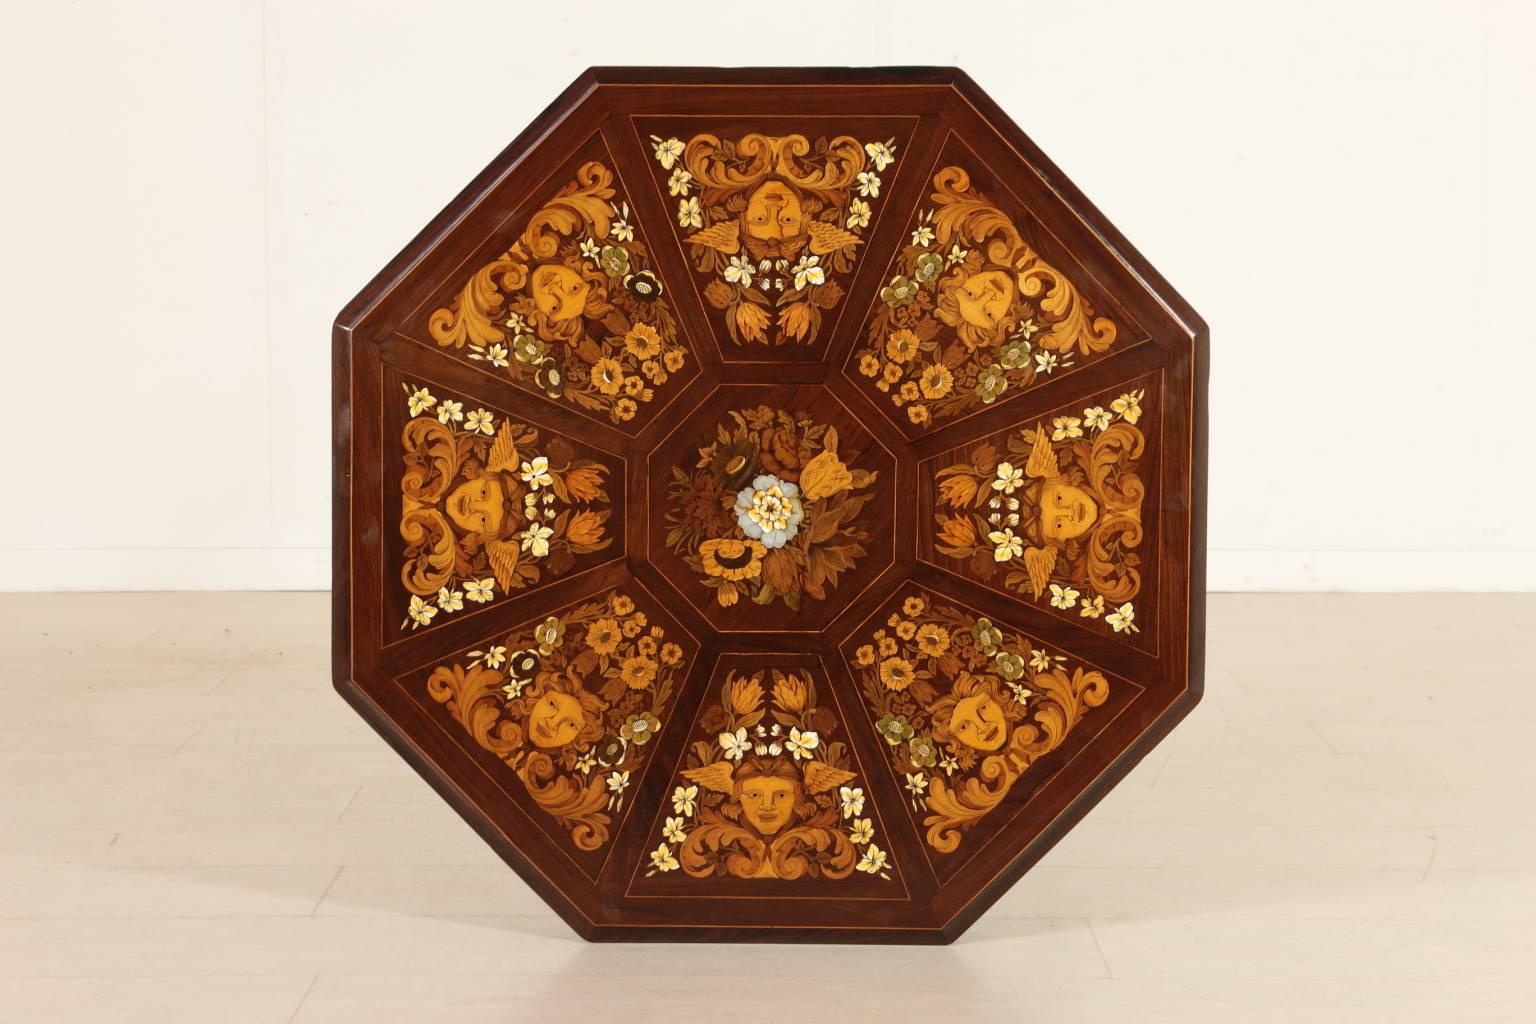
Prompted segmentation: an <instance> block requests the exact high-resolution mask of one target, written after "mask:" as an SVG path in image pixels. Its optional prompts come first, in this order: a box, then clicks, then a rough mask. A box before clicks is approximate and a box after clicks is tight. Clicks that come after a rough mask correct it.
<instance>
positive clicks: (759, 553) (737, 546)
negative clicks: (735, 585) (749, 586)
mask: <svg viewBox="0 0 1536 1024" xmlns="http://www.w3.org/2000/svg"><path fill="white" fill-rule="evenodd" d="M767 553H768V549H767V548H766V547H764V546H763V542H762V541H757V540H750V539H749V540H738V539H737V538H735V537H722V538H719V539H716V540H707V541H705V542H704V543H703V544H700V545H699V558H700V559H702V560H703V562H704V571H705V572H707V573H709V575H711V576H719V577H721V578H723V579H727V580H732V581H736V580H750V579H756V578H757V576H758V574H759V573H761V572H762V571H763V556H764V555H766V554H767Z"/></svg>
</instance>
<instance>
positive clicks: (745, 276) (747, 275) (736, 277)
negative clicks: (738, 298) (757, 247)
mask: <svg viewBox="0 0 1536 1024" xmlns="http://www.w3.org/2000/svg"><path fill="white" fill-rule="evenodd" d="M755 269H756V268H754V267H753V266H752V257H750V256H746V255H738V256H732V257H731V263H730V266H728V267H726V268H725V269H724V270H723V271H721V273H720V276H721V277H723V278H725V279H726V280H727V281H729V282H731V283H732V284H739V285H741V286H742V287H743V288H751V287H752V273H753V271H754V270H755Z"/></svg>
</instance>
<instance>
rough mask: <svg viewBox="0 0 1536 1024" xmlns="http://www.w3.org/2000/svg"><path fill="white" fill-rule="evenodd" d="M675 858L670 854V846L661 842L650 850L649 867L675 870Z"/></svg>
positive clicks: (660, 869) (659, 869) (656, 869)
mask: <svg viewBox="0 0 1536 1024" xmlns="http://www.w3.org/2000/svg"><path fill="white" fill-rule="evenodd" d="M677 866H678V864H677V858H676V857H674V856H672V847H670V846H668V845H667V844H666V843H662V844H661V845H660V846H658V847H656V849H654V850H652V851H651V868H652V869H653V870H655V871H675V870H677Z"/></svg>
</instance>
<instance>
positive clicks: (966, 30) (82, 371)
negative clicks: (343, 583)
mask: <svg viewBox="0 0 1536 1024" xmlns="http://www.w3.org/2000/svg"><path fill="white" fill-rule="evenodd" d="M523 8H524V5H521V4H516V3H509V2H507V0H501V2H479V3H441V4H430V5H426V4H401V5H398V6H397V7H392V6H391V5H389V4H387V3H381V2H379V0H373V2H367V3H361V2H359V3H341V2H322V0H265V2H262V0H245V2H236V3H231V2H225V3H220V4H210V3H206V2H192V0H182V2H174V0H134V2H131V3H130V2H122V3H109V2H103V0H83V2H80V3H75V4H67V5H66V4H60V3H55V2H45V0H35V2H25V0H23V2H18V0H8V2H7V3H6V4H4V5H3V8H0V40H3V42H0V55H3V57H4V59H3V60H0V90H3V95H5V97H6V101H5V103H4V104H3V107H0V119H3V120H0V128H3V132H4V134H3V137H4V139H5V140H6V146H5V150H6V155H5V157H4V158H3V159H0V185H3V187H4V192H5V195H6V200H5V210H6V214H5V221H4V223H5V236H6V240H7V243H8V244H6V245H5V246H4V248H3V251H0V298H3V300H4V308H5V310H6V311H7V314H8V315H7V317H6V326H5V327H4V328H3V334H0V339H3V346H4V355H5V360H4V363H3V366H4V368H5V371H6V377H7V381H6V386H5V388H4V391H5V394H6V400H5V402H4V403H3V404H0V408H3V410H4V412H3V416H4V421H3V425H4V427H5V432H6V436H7V439H8V441H9V445H8V451H7V453H6V458H5V462H6V466H5V471H4V474H3V475H4V477H5V478H6V480H7V481H8V485H7V488H6V489H7V492H8V493H9V494H10V495H11V498H10V499H8V500H6V501H5V502H4V503H3V511H0V547H3V548H5V549H6V550H4V551H3V552H0V588H4V589H33V588H38V589H56V588H151V587H188V588H199V587H324V586H326V585H327V571H326V564H327V544H328V497H327V496H328V490H329V466H328V457H329V447H328V441H327V438H328V420H329V408H328V403H329V398H328V395H329V392H328V376H329V368H328V355H327V353H328V346H329V341H328V333H327V331H328V325H329V323H330V321H331V319H332V317H333V316H334V315H335V313H336V312H337V310H338V309H339V308H340V307H341V305H342V304H343V302H345V301H346V299H348V298H349V297H350V296H351V295H352V294H353V293H354V292H355V291H356V290H357V289H358V288H359V287H360V286H361V285H362V284H363V283H364V282H366V281H367V279H368V278H369V276H370V275H371V274H372V273H373V271H375V270H376V269H377V268H378V267H379V266H380V265H381V264H382V263H383V262H384V260H385V259H386V258H388V257H389V256H390V255H392V254H393V253H394V252H396V251H397V250H398V249H399V248H400V247H401V246H402V245H403V244H404V243H405V242H406V241H407V240H408V239H409V238H410V237H411V236H412V235H413V234H414V232H415V231H416V230H417V229H418V228H420V227H421V226H422V225H423V224H424V223H425V222H426V221H427V220H428V219H429V218H430V217H431V216H432V215H433V214H434V213H435V212H436V211H437V210H438V209H439V208H440V207H441V206H442V205H443V204H444V203H445V202H446V201H447V200H448V199H449V198H450V197H452V196H453V195H454V194H455V193H456V192H457V190H458V189H459V188H460V187H461V186H462V185H463V184H464V183H465V182H466V181H468V180H469V178H470V177H471V176H473V174H474V173H475V172H476V171H478V170H479V169H480V168H481V167H482V166H483V165H484V164H485V163H486V162H488V161H489V159H490V158H491V157H492V156H493V155H494V154H495V153H496V152H497V151H498V150H499V149H500V147H501V146H502V145H504V144H505V143H506V142H507V141H508V140H509V139H511V138H512V136H513V135H515V134H516V133H517V131H518V130H519V129H521V128H522V126H523V125H524V124H525V123H526V122H527V121H528V120H529V119H530V118H531V117H533V116H534V115H535V114H536V113H537V112H538V111H539V110H540V109H542V107H543V106H544V105H545V104H546V103H547V102H548V101H549V100H550V99H551V98H553V97H554V95H555V94H556V93H557V92H558V91H559V90H560V89H561V88H563V87H564V86H565V85H566V84H567V82H569V80H570V79H571V78H573V77H574V76H575V75H576V74H577V73H578V72H579V71H580V70H581V69H582V68H584V67H586V66H587V65H591V64H769V63H795V64H925V63H926V64H958V65H960V66H962V67H965V68H966V69H967V70H969V71H970V72H971V74H972V75H973V76H974V77H975V78H976V80H977V81H978V82H980V83H981V85H982V86H983V87H984V88H986V89H988V90H989V91H990V92H991V93H992V94H993V96H994V97H996V99H997V100H998V101H999V102H1000V103H1001V104H1002V105H1003V106H1004V107H1005V108H1007V109H1008V110H1010V111H1011V112H1012V113H1013V114H1014V115H1015V117H1016V118H1017V119H1018V121H1019V122H1020V123H1021V124H1022V125H1023V126H1024V129H1025V130H1026V131H1027V132H1029V133H1030V134H1031V135H1032V136H1033V137H1034V138H1035V140H1036V141H1037V142H1039V143H1040V144H1041V146H1042V147H1043V148H1044V149H1045V150H1046V151H1047V152H1049V153H1051V154H1052V156H1053V157H1054V158H1055V159H1056V160H1057V161H1058V163H1060V165H1061V166H1062V167H1063V168H1064V169H1065V170H1066V171H1067V172H1068V173H1069V174H1070V175H1072V176H1073V177H1074V178H1075V180H1076V181H1077V182H1078V184H1079V185H1080V186H1082V188H1083V189H1084V191H1085V192H1087V193H1088V194H1089V195H1091V196H1093V197H1094V199H1095V200H1096V201H1097V202H1098V203H1099V205H1100V206H1101V207H1102V208H1103V209H1104V211H1105V212H1106V213H1107V214H1108V215H1109V216H1110V217H1111V218H1112V219H1113V220H1114V221H1115V222H1116V223H1117V224H1118V225H1119V227H1120V228H1121V229H1122V230H1123V231H1124V232H1125V233H1126V235H1127V236H1129V237H1130V238H1131V239H1132V240H1133V241H1134V242H1135V243H1136V244H1137V245H1138V246H1139V247H1140V248H1141V249H1142V250H1143V252H1145V253H1146V255H1147V256H1148V257H1149V258H1150V259H1151V260H1152V261H1153V262H1154V263H1156V264H1157V266H1158V267H1159V268H1160V269H1162V270H1163V272H1164V273H1165V274H1166V275H1167V276H1168V278H1169V279H1170V280H1172V281H1173V282H1175V284H1176V285H1177V286H1178V287H1179V289H1180V290H1181V291H1182V292H1183V293H1184V294H1185V296H1186V297H1187V298H1188V299H1189V300H1190V301H1191V302H1192V303H1193V304H1194V305H1195V307H1196V308H1197V309H1199V310H1200V311H1201V313H1202V314H1203V315H1204V316H1205V317H1206V319H1207V320H1208V321H1209V322H1210V324H1211V325H1212V330H1213V367H1214V373H1213V377H1212V383H1211V412H1212V424H1213V436H1212V442H1211V463H1212V464H1211V524H1210V544H1211V548H1212V552H1211V559H1210V568H1211V584H1212V586H1213V587H1215V588H1217V589H1233V588H1288V589H1308V588H1359V589H1398V588H1404V589H1407V588H1446V589H1525V588H1529V587H1531V586H1532V585H1536V541H1533V539H1532V536H1531V532H1532V530H1531V527H1532V524H1533V522H1536V516H1533V514H1532V511H1531V509H1532V507H1533V504H1536V485H1533V483H1532V477H1533V474H1532V472H1531V465H1532V464H1533V462H1536V460H1533V459H1532V457H1531V454H1530V448H1531V445H1530V441H1529V438H1530V434H1531V431H1532V420H1531V416H1530V414H1529V413H1528V411H1527V409H1528V406H1529V403H1530V395H1531V393H1532V378H1533V371H1536V355H1533V344H1532V343H1533V328H1532V326H1531V319H1530V314H1529V312H1528V307H1527V306H1526V305H1525V300H1526V297H1527V296H1528V295H1529V294H1530V279H1531V272H1532V270H1533V263H1536V261H1533V260H1532V259H1531V258H1530V256H1529V253H1528V250H1527V249H1526V245H1527V244H1528V243H1529V241H1530V240H1531V239H1532V237H1533V236H1536V216H1533V206H1536V200H1533V199H1532V189H1531V184H1532V182H1533V181H1536V142H1533V133H1532V132H1531V131H1530V130H1529V121H1530V118H1531V116H1532V114H1531V111H1532V110H1533V109H1536V103H1533V101H1536V61H1532V59H1531V55H1530V45H1531V42H1532V40H1533V38H1536V33H1533V30H1536V12H1533V5H1531V4H1529V3H1527V2H1523V0H1484V2H1482V3H1481V4H1480V5H1479V4H1478V3H1476V2H1474V0H1417V2H1414V0H1372V2H1363V0H1362V2H1354V3H1350V2H1347V0H1297V2H1292V3H1287V4H1270V5H1262V6H1261V5H1256V4H1244V3H1238V2H1234V0H1209V2H1194V0H1183V2H1180V0H1165V2H1162V3H1146V2H1144V0H1121V2H1116V0H1101V2H1096V3H1080V4H1073V3H1064V2H1054V3H1050V4H1004V3H1001V2H998V3H994V4H991V5H972V6H969V7H965V8H959V7H955V6H952V5H946V4H943V3H921V4H919V3H898V2H895V0H883V2H879V3H862V4H846V5H845V4H814V5H810V6H805V5H795V4H783V5H778V14H777V15H776V16H775V17H773V18H772V19H770V20H769V21H768V22H760V21H758V19H759V18H760V17H761V15H762V13H763V11H764V10H767V9H765V8H751V7H742V6H740V5H728V4H720V5H712V4H702V5H701V4H692V5H687V4H651V5H647V4H639V3H634V2H629V3H620V4H601V3H592V2H587V3H582V4H566V3H562V4H541V5H537V6H531V5H530V6H528V7H527V8H526V9H523ZM428 12H430V13H428ZM711 12H713V13H711ZM952 12H954V13H952ZM946 21H948V23H946ZM1522 125H1524V127H1523V128H1522V127H1521V126H1522Z"/></svg>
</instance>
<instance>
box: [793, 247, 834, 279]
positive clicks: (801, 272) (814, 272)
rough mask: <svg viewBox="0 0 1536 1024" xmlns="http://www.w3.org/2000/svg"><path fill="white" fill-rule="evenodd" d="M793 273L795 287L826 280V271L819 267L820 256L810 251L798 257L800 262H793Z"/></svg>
mask: <svg viewBox="0 0 1536 1024" xmlns="http://www.w3.org/2000/svg"><path fill="white" fill-rule="evenodd" d="M794 274H795V287H796V288H804V287H805V286H806V285H813V286H814V285H818V284H825V283H826V280H827V274H826V271H824V270H822V269H821V257H820V256H812V255H811V254H810V253H806V254H805V255H804V256H801V257H800V262H799V263H796V264H795V270H794Z"/></svg>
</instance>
